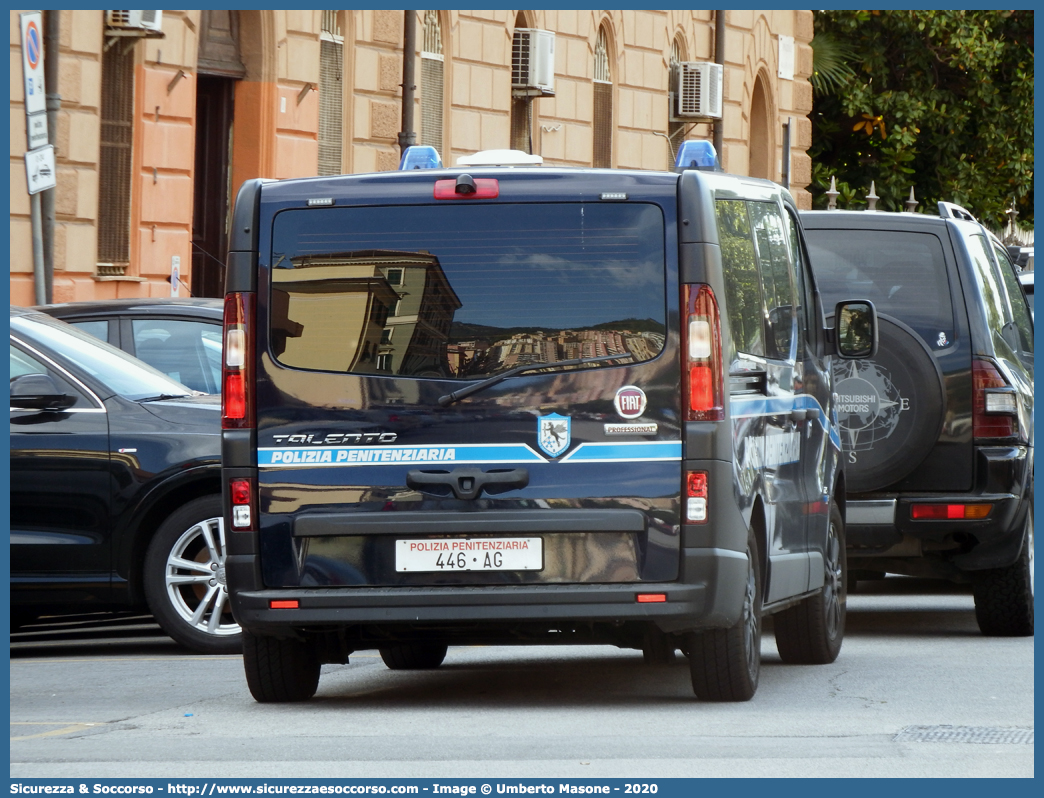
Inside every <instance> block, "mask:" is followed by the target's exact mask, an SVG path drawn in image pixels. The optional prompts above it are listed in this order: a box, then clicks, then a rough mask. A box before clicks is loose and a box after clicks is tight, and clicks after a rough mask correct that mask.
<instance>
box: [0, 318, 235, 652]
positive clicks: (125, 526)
mask: <svg viewBox="0 0 1044 798" xmlns="http://www.w3.org/2000/svg"><path fill="white" fill-rule="evenodd" d="M10 375H11V384H10V395H11V396H10V404H11V620H12V627H13V628H17V627H18V626H19V625H20V624H22V623H25V622H26V621H28V620H31V619H32V618H34V617H37V616H39V615H42V614H49V613H61V612H68V611H70V610H76V611H82V610H83V609H84V608H85V607H96V608H98V609H116V608H126V607H128V606H131V607H133V606H140V605H147V606H148V608H149V609H150V610H151V612H152V613H153V615H154V616H155V617H156V620H157V621H158V622H159V624H160V626H162V627H163V629H164V630H165V631H166V632H167V633H168V634H169V635H170V636H171V637H173V638H174V639H175V640H177V641H178V642H180V643H182V644H184V645H186V646H188V647H189V648H193V649H195V650H197V651H203V652H207V653H226V652H227V653H231V652H236V651H238V650H239V648H240V629H239V626H238V625H237V624H236V623H235V621H234V620H233V618H232V614H231V612H230V609H229V605H228V603H227V593H226V590H225V533H224V523H223V521H222V511H221V495H220V482H219V480H220V473H221V471H220V469H221V437H220V410H221V408H220V402H219V399H218V397H217V396H209V395H196V394H194V393H193V392H192V391H190V390H189V389H188V388H186V387H185V386H184V385H182V384H181V383H179V382H176V381H174V380H172V379H170V378H169V377H167V376H165V375H163V374H161V373H159V372H158V371H156V370H154V369H152V368H151V367H149V366H147V365H146V364H144V363H142V362H141V361H139V360H136V359H135V358H133V357H131V356H130V355H128V354H126V353H125V352H122V351H120V350H119V349H116V348H115V347H113V346H110V345H109V344H106V343H103V342H101V341H99V340H97V339H96V338H95V337H94V336H91V335H89V334H87V333H85V332H82V331H81V330H78V329H76V328H75V327H72V326H70V325H68V324H66V323H65V322H62V321H59V320H57V319H53V318H51V317H50V316H46V315H44V314H42V313H37V312H35V311H32V310H26V309H22V308H11V362H10Z"/></svg>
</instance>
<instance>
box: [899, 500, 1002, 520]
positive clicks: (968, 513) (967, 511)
mask: <svg viewBox="0 0 1044 798" xmlns="http://www.w3.org/2000/svg"><path fill="white" fill-rule="evenodd" d="M991 509H993V505H992V504H914V505H911V506H910V518H912V519H913V520H914V521H946V520H958V521H976V520H979V519H981V518H985V517H986V516H988V515H989V514H990V510H991Z"/></svg>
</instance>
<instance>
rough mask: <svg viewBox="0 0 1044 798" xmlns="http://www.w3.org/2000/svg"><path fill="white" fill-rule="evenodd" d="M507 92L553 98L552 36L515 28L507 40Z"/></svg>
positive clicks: (551, 32) (542, 32)
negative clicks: (508, 71) (508, 82)
mask: <svg viewBox="0 0 1044 798" xmlns="http://www.w3.org/2000/svg"><path fill="white" fill-rule="evenodd" d="M511 88H512V90H514V91H516V92H522V93H525V94H529V95H532V96H536V97H540V96H554V94H555V34H554V32H553V31H549V30H537V29H536V28H516V29H515V35H514V37H513V38H512V40H511Z"/></svg>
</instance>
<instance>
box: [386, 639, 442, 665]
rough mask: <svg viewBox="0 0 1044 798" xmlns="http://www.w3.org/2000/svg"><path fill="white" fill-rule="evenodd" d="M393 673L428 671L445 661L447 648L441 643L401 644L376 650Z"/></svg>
mask: <svg viewBox="0 0 1044 798" xmlns="http://www.w3.org/2000/svg"><path fill="white" fill-rule="evenodd" d="M378 650H379V651H380V652H381V659H383V660H384V664H385V665H387V666H388V667H389V668H390V669H391V670H393V671H430V670H432V669H434V668H437V667H439V665H441V664H442V661H443V660H444V659H446V652H447V651H448V650H449V647H448V646H446V645H444V644H441V643H402V644H401V645H397V646H388V647H387V648H382V649H378Z"/></svg>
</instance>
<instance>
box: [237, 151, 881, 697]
mask: <svg viewBox="0 0 1044 798" xmlns="http://www.w3.org/2000/svg"><path fill="white" fill-rule="evenodd" d="M695 150H696V155H694V156H691V157H690V154H691V153H692V151H693V148H691V147H688V146H686V147H683V150H682V154H681V155H680V161H681V164H680V165H679V167H678V168H677V169H676V170H675V171H674V172H664V173H656V172H640V171H622V170H608V169H606V170H601V169H567V168H548V167H542V166H513V165H511V163H510V162H511V158H512V155H511V153H510V151H492V152H491V153H490V156H489V157H484V155H483V154H481V153H480V154H479V155H478V156H476V157H474V158H472V159H471V163H470V165H468V166H467V167H466V168H460V167H458V168H441V165H438V166H437V168H432V169H404V170H401V171H398V172H392V173H381V174H360V175H342V176H337V177H319V178H308V179H295V180H284V181H278V182H277V181H265V180H253V181H249V182H247V183H246V184H245V185H244V186H243V188H242V190H241V191H240V193H239V196H238V199H237V200H236V206H235V211H234V217H233V230H232V237H231V241H232V244H231V247H230V252H229V259H228V271H227V281H226V295H225V320H224V324H225V348H224V360H225V362H224V386H223V402H224V421H223V427H224V431H223V466H224V483H225V514H226V529H227V530H228V531H227V544H226V545H227V548H228V557H227V560H226V567H227V579H228V585H229V592H230V596H231V602H232V606H233V611H234V614H235V617H236V619H237V620H238V622H239V623H240V624H241V625H242V627H243V635H244V642H243V656H244V665H245V668H246V676H247V682H248V685H249V687H250V691H251V693H252V694H253V696H254V697H255V698H256V699H257V700H258V701H298V700H303V699H307V698H309V697H311V696H312V695H313V694H314V693H315V691H316V689H317V685H318V680H319V672H320V665H321V664H323V663H344V662H347V661H348V657H349V655H350V654H352V653H353V652H355V651H360V650H367V649H377V650H379V651H380V654H381V657H382V658H383V660H384V662H385V663H386V664H387V665H388V667H390V668H394V669H420V668H434V667H437V666H438V665H439V664H441V662H442V661H443V658H444V657H445V655H446V651H447V646H449V645H454V644H476V643H483V644H526V643H536V644H548V643H601V644H611V645H616V646H620V647H625V648H633V649H639V650H642V651H643V652H644V654H645V657H646V659H647V660H649V661H663V660H666V659H669V658H671V657H673V655H674V652H675V650H677V649H680V650H681V651H682V652H683V653H684V654H685V655H686V656H687V657H688V659H689V664H690V670H691V675H692V684H693V689H694V691H695V693H696V695H697V696H699V697H700V698H702V699H705V700H717V701H742V700H747V699H749V698H751V696H753V694H754V692H755V690H756V688H757V682H758V673H759V668H760V659H761V629H762V618H763V616H764V615H766V614H769V613H775V614H776V615H775V619H774V628H775V637H776V644H777V647H778V649H779V652H780V655H781V656H782V658H783V659H784V660H785V661H787V662H800V663H825V662H832V661H833V660H834V659H835V658H836V657H837V654H838V651H839V649H840V647H841V641H842V636H843V633H844V625H845V598H846V565H845V540H844V501H845V484H844V472H843V467H842V463H841V462H840V459H839V453H840V445H841V442H840V439H839V437H838V427H837V415H836V411H835V408H834V407H833V405H832V399H831V395H832V386H831V376H830V375H831V360H832V359H833V358H835V357H853V358H860V357H868V356H871V355H872V354H873V353H874V351H875V348H876V334H877V333H876V314H875V311H874V308H873V306H872V305H871V304H870V303H869V302H865V301H858V300H852V301H847V302H842V303H839V304H838V305H837V306H836V307H831V308H828V309H824V308H823V307H822V303H821V301H820V299H819V294H818V292H817V291H816V287H815V281H814V279H813V275H812V272H811V270H810V269H809V265H808V259H807V256H806V252H805V245H804V242H803V240H802V233H801V225H800V222H799V220H798V215H797V211H796V208H795V206H794V203H793V200H792V198H791V196H790V194H789V193H788V192H787V191H786V190H784V189H782V188H780V187H779V186H778V185H776V184H774V183H770V182H768V181H764V180H756V179H750V178H745V177H735V176H729V175H725V174H722V173H720V172H719V171H717V169H716V158H714V156H713V152H711V153H710V154H709V156H708V155H707V153H706V152H705V150H703V149H701V148H700V145H696V147H695ZM412 155H413V153H410V152H408V153H407V155H406V156H405V157H404V161H408V159H409V158H410V157H412ZM687 158H688V160H686V159H687ZM700 166H703V167H704V168H700ZM827 313H829V314H832V315H834V316H835V318H836V319H838V322H837V324H836V330H835V329H834V328H829V329H828V328H826V327H825V325H824V318H825V316H826V314H827Z"/></svg>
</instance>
